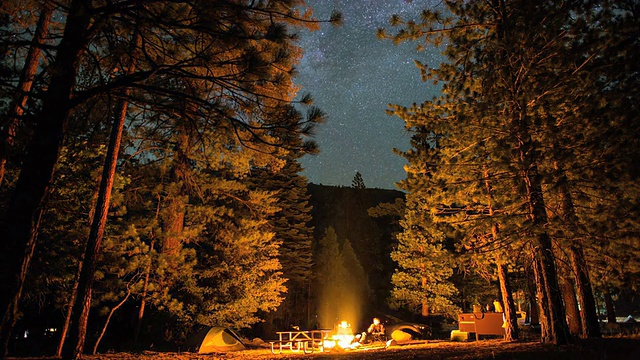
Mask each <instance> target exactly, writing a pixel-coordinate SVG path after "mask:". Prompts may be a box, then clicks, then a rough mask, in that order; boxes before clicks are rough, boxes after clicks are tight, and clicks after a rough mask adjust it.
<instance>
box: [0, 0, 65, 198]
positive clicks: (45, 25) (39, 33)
mask: <svg viewBox="0 0 640 360" xmlns="http://www.w3.org/2000/svg"><path fill="white" fill-rule="evenodd" d="M52 14H53V4H52V3H50V2H48V1H45V2H44V4H43V5H42V10H41V12H40V16H39V17H38V23H37V24H36V31H35V33H34V34H33V39H32V40H31V46H30V47H29V52H28V53H27V57H26V58H25V60H24V68H23V69H22V73H21V74H20V79H19V81H18V89H17V91H16V94H15V95H14V97H13V100H12V102H11V105H10V106H9V111H8V114H7V117H6V119H3V121H2V126H1V127H0V128H1V129H2V139H0V186H2V179H3V178H4V173H5V167H6V164H7V158H8V156H9V151H10V149H11V148H12V147H13V145H14V144H15V137H16V131H17V127H18V123H19V121H20V118H21V117H22V115H23V114H24V109H25V107H26V106H27V100H28V99H29V92H30V91H31V86H32V85H33V80H34V79H35V77H36V71H37V70H38V64H39V63H40V61H39V60H40V54H41V53H42V45H43V44H44V40H45V38H46V36H47V33H48V32H49V24H50V23H51V15H52Z"/></svg>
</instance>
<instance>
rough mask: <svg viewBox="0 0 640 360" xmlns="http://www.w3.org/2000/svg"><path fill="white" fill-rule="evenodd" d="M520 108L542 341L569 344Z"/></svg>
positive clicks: (533, 153) (539, 181) (518, 118)
mask: <svg viewBox="0 0 640 360" xmlns="http://www.w3.org/2000/svg"><path fill="white" fill-rule="evenodd" d="M520 107H521V109H519V110H518V113H517V115H516V118H515V119H514V125H515V127H516V128H517V129H518V136H517V137H518V144H517V151H518V153H519V160H520V162H521V163H520V166H521V167H522V170H521V179H522V181H523V182H524V185H525V189H526V191H527V202H528V206H529V218H530V220H531V223H532V225H533V228H534V229H535V230H536V231H537V234H536V235H535V240H534V243H535V247H534V255H535V261H534V262H535V263H537V265H538V266H537V267H535V269H536V270H538V271H537V275H536V287H537V291H538V301H540V306H539V307H540V310H541V315H542V312H543V311H547V313H546V314H545V316H544V317H543V316H541V320H542V321H541V324H540V325H541V326H542V328H543V335H545V334H546V335H548V337H545V336H543V337H542V341H543V342H551V343H554V344H558V345H562V344H567V343H568V342H570V341H571V336H570V335H569V329H568V327H567V322H566V318H565V311H564V306H563V303H562V294H561V292H560V287H559V286H558V278H557V271H556V266H555V257H554V255H553V250H552V243H551V238H550V237H549V233H548V232H547V230H546V227H547V226H548V224H549V221H548V218H547V210H546V206H545V202H544V196H543V193H542V179H541V176H540V174H539V172H538V166H537V160H538V159H537V155H536V153H537V149H536V148H535V146H534V143H533V140H532V139H531V135H530V134H529V129H528V128H527V127H528V123H529V121H528V120H529V119H528V118H527V116H526V114H525V109H526V105H525V104H520ZM545 300H546V302H545ZM545 328H548V329H545ZM547 330H548V331H549V332H547Z"/></svg>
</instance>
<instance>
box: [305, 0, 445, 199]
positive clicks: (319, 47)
mask: <svg viewBox="0 0 640 360" xmlns="http://www.w3.org/2000/svg"><path fill="white" fill-rule="evenodd" d="M438 2H439V0H413V1H411V0H369V1H362V0H308V1H306V3H307V4H308V5H309V6H311V7H312V9H313V11H314V15H315V17H316V18H319V19H328V18H329V16H330V15H331V12H332V11H333V10H334V9H335V10H338V11H340V12H341V13H342V16H343V25H342V26H340V27H334V26H331V25H329V24H325V25H323V26H322V27H321V30H319V31H314V32H304V33H301V34H300V35H301V42H300V43H301V45H302V47H303V49H304V53H305V55H304V57H303V59H302V62H301V64H300V66H299V68H298V70H299V76H298V78H297V80H296V83H297V84H298V85H300V86H301V87H302V90H301V93H310V94H311V95H312V96H313V98H314V105H315V106H318V107H319V108H321V109H322V110H323V111H324V112H325V113H326V114H327V122H326V123H324V124H322V125H320V126H318V128H317V130H316V133H315V140H316V141H317V142H318V145H319V146H320V154H318V155H314V156H309V155H307V156H305V157H303V158H302V160H301V164H302V166H303V168H304V169H305V170H304V171H303V172H302V175H304V176H306V177H307V178H308V179H309V181H310V182H312V183H315V184H324V185H338V186H350V185H351V181H352V180H353V177H354V176H355V174H356V172H357V171H358V172H360V173H361V174H362V178H363V179H364V183H365V185H366V186H367V187H368V188H381V189H395V188H396V186H395V183H396V182H398V181H400V180H402V179H404V178H405V172H404V168H403V166H404V164H405V163H406V162H405V160H404V159H403V158H402V157H401V156H398V155H396V154H394V153H393V148H398V149H401V150H407V149H408V148H409V139H410V135H409V133H408V132H406V131H405V130H404V122H403V121H402V120H401V119H400V118H398V117H395V116H389V115H387V114H386V113H385V110H386V109H387V108H388V104H400V105H405V106H410V105H411V104H412V103H414V102H416V103H421V102H423V101H425V100H427V99H431V98H432V97H433V96H434V95H435V94H437V91H438V90H437V88H435V87H434V86H433V85H431V84H430V83H423V82H422V81H421V80H420V73H419V71H418V69H417V68H416V66H415V64H414V59H418V60H420V61H421V62H423V63H427V64H429V65H432V66H434V67H435V66H437V65H438V64H439V63H440V62H441V56H440V51H438V50H435V49H428V50H427V51H425V52H417V51H416V50H415V44H411V43H407V44H401V45H394V44H393V43H392V42H391V41H389V40H379V39H378V38H377V37H376V30H377V29H378V28H380V27H385V28H387V29H389V32H392V30H391V28H390V26H389V25H388V23H389V18H390V17H391V15H392V14H399V15H401V16H402V18H407V19H409V18H412V19H418V16H419V14H420V12H421V10H422V9H424V8H425V7H429V8H431V7H432V6H433V4H436V3H438Z"/></svg>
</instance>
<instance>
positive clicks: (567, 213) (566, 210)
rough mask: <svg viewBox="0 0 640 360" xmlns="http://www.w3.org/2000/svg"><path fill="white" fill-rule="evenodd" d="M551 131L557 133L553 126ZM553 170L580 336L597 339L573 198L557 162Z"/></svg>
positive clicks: (587, 269) (594, 311)
mask: <svg viewBox="0 0 640 360" xmlns="http://www.w3.org/2000/svg"><path fill="white" fill-rule="evenodd" d="M552 131H553V132H557V129H556V128H555V126H552ZM553 147H554V148H555V149H559V148H560V145H559V144H557V142H555V141H554V144H553ZM554 168H555V170H556V171H557V172H558V182H557V185H558V186H557V188H558V190H559V193H560V200H561V209H562V214H561V216H562V218H563V220H564V221H565V223H567V224H568V225H569V232H570V235H571V239H570V244H569V249H568V251H569V257H570V260H571V266H572V268H573V275H574V277H575V280H576V288H577V295H578V303H579V304H580V308H581V309H582V311H580V312H579V315H580V322H581V326H580V327H581V329H582V336H583V337H585V338H599V337H601V334H600V326H599V325H598V314H597V313H596V302H595V300H594V298H593V289H592V287H591V281H590V280H589V267H588V266H587V263H586V260H585V258H584V253H583V251H582V245H581V244H580V243H579V242H578V241H577V238H576V237H577V235H578V222H579V220H578V216H577V215H576V210H575V206H574V205H573V197H572V196H571V191H570V188H569V180H568V178H567V174H566V172H565V171H564V169H563V168H562V166H561V165H560V163H559V162H558V161H554Z"/></svg>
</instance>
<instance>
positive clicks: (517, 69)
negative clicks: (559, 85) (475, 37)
mask: <svg viewBox="0 0 640 360" xmlns="http://www.w3.org/2000/svg"><path fill="white" fill-rule="evenodd" d="M491 6H492V8H493V10H494V14H495V15H494V16H495V20H496V36H497V38H498V39H499V41H500V44H502V45H503V47H502V48H501V50H499V51H498V52H497V54H496V56H498V57H499V58H500V59H501V60H502V64H504V65H503V66H502V67H501V69H498V70H497V71H496V72H497V73H498V74H499V75H498V76H499V78H500V79H501V81H502V83H503V85H505V87H506V91H508V94H506V96H505V98H504V99H502V100H503V101H505V104H507V105H506V109H505V112H504V116H507V117H508V118H509V119H510V120H511V128H512V129H513V141H514V142H513V147H514V151H515V155H516V158H514V159H513V160H515V161H514V162H517V163H518V166H519V167H520V179H521V180H522V182H523V185H524V187H525V189H526V204H527V205H528V207H529V210H528V217H529V221H530V223H531V229H532V231H533V233H534V239H533V244H534V246H533V248H534V264H535V265H536V266H534V269H535V271H534V274H535V279H536V288H537V293H538V301H539V308H540V310H541V311H540V320H541V324H540V325H541V327H542V336H541V340H542V342H551V343H555V344H566V343H568V342H569V341H570V340H571V337H570V335H569V329H568V328H567V323H566V319H565V313H564V306H563V303H562V294H561V293H560V288H559V286H558V278H557V273H556V268H555V258H554V255H553V252H552V247H551V238H550V237H549V234H548V232H547V230H546V227H547V226H548V218H547V212H546V207H545V202H544V196H543V193H542V177H541V176H540V174H539V172H538V163H539V160H540V159H539V155H538V154H537V152H538V149H536V146H535V143H534V141H533V139H532V138H531V130H530V128H529V127H530V126H531V123H533V121H532V119H531V118H530V116H529V115H528V111H529V109H528V101H529V99H527V97H528V96H527V95H528V94H527V93H526V91H527V90H526V89H525V88H523V87H522V85H521V84H522V83H521V82H520V81H518V80H516V79H519V78H520V76H521V72H522V67H521V66H522V65H523V64H522V63H521V62H515V63H514V62H513V61H512V57H513V56H514V54H513V53H512V50H511V49H512V46H513V41H512V39H511V33H510V31H511V28H512V25H513V24H512V22H513V21H512V19H511V17H510V10H509V7H508V5H507V4H506V2H505V1H504V0H492V5H491Z"/></svg>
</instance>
